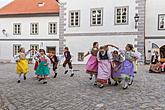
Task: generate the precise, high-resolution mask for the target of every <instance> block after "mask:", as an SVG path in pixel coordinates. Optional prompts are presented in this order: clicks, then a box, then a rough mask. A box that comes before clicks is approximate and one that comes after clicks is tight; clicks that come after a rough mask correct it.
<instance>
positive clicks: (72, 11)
mask: <svg viewBox="0 0 165 110" xmlns="http://www.w3.org/2000/svg"><path fill="white" fill-rule="evenodd" d="M76 12H78V25H75V24H76V23H75V13H76ZM71 13H74V25H71ZM68 20H69V22H68V23H69V24H68V26H69V27H80V23H81V22H80V20H81V14H80V10H70V11H69V19H68Z"/></svg>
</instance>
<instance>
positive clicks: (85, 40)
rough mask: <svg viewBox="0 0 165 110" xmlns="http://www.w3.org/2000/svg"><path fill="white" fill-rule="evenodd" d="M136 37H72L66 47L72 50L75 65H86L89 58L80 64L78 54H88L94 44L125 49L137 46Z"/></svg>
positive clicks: (68, 38)
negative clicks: (129, 45)
mask: <svg viewBox="0 0 165 110" xmlns="http://www.w3.org/2000/svg"><path fill="white" fill-rule="evenodd" d="M136 37H137V36H98V37H94V36H84V37H82V36H75V37H71V36H70V37H66V46H68V47H69V48H70V51H71V53H72V54H73V55H74V57H73V63H74V64H85V63H86V62H87V60H88V57H87V58H85V61H83V62H78V52H88V51H89V50H90V49H91V48H92V44H93V42H95V41H97V42H99V44H100V46H101V45H102V46H103V45H105V44H109V43H110V44H114V45H116V46H118V47H119V48H123V49H124V48H125V45H126V44H128V43H131V44H136V43H137V42H135V41H134V39H135V38H136Z"/></svg>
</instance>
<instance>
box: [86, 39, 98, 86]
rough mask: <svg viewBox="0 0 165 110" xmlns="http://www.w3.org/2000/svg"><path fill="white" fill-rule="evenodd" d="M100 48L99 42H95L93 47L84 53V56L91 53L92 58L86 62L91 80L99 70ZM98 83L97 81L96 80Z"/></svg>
mask: <svg viewBox="0 0 165 110" xmlns="http://www.w3.org/2000/svg"><path fill="white" fill-rule="evenodd" d="M98 50H99V43H98V42H94V43H93V47H92V49H91V50H90V51H89V52H88V53H87V54H86V55H84V58H85V57H86V56H88V55H90V54H91V56H90V58H89V59H88V62H87V64H86V73H88V74H90V76H91V77H90V80H92V77H93V75H95V78H96V75H97V70H98V61H97V53H98ZM95 85H96V82H95Z"/></svg>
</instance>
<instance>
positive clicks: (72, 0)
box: [60, 0, 145, 64]
mask: <svg viewBox="0 0 165 110" xmlns="http://www.w3.org/2000/svg"><path fill="white" fill-rule="evenodd" d="M60 4H61V9H60V50H61V49H62V47H64V46H68V47H69V48H70V51H71V52H72V54H73V55H74V57H73V63H76V64H84V63H86V61H87V59H83V58H82V56H83V54H84V53H85V52H87V51H88V50H89V49H90V48H92V43H93V42H95V41H97V42H99V44H100V45H105V44H114V45H116V46H118V47H119V48H123V49H124V48H125V46H126V44H128V43H130V44H133V45H134V46H135V48H136V49H137V50H138V51H140V52H141V53H142V54H143V56H144V8H145V1H143V0H104V1H102V0H79V1H78V0H69V1H68V0H60ZM135 14H138V15H139V17H140V18H139V21H140V22H139V23H138V28H136V29H135V20H134V17H135ZM141 60H142V61H144V58H142V59H141Z"/></svg>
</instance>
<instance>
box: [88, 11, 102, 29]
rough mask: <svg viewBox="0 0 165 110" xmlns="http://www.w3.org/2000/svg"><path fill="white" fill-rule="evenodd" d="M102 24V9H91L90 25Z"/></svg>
mask: <svg viewBox="0 0 165 110" xmlns="http://www.w3.org/2000/svg"><path fill="white" fill-rule="evenodd" d="M101 25H103V9H102V8H96V9H91V26H101Z"/></svg>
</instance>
